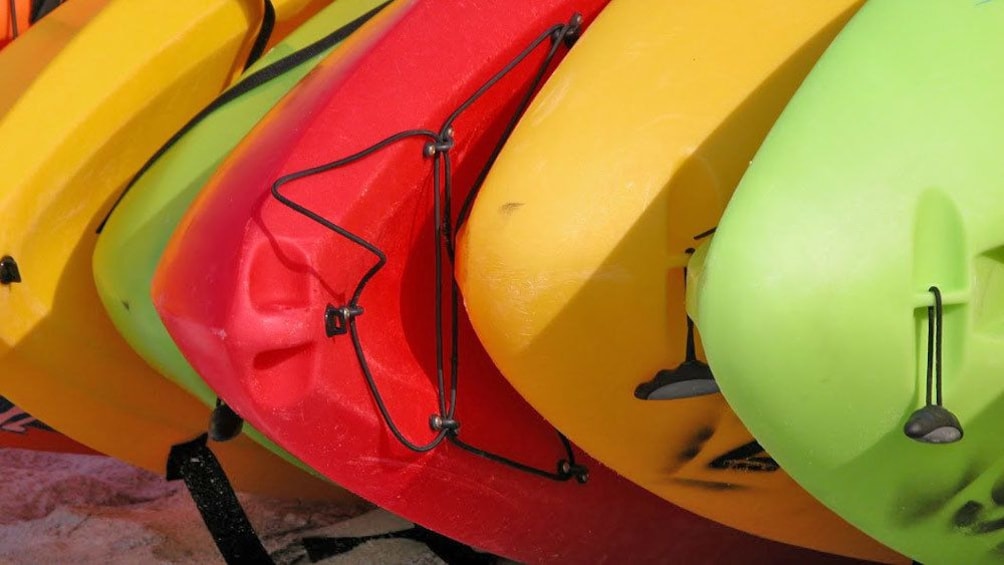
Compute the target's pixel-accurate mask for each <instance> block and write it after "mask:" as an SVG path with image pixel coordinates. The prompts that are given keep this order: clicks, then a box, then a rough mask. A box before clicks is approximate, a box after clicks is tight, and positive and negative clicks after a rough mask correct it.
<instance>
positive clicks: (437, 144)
mask: <svg viewBox="0 0 1004 565" xmlns="http://www.w3.org/2000/svg"><path fill="white" fill-rule="evenodd" d="M453 144H454V140H453V127H452V126H451V127H448V128H446V129H445V130H444V131H443V132H442V133H440V134H439V135H438V136H436V138H435V139H434V140H432V141H430V142H428V143H426V144H425V156H426V157H432V156H434V155H435V154H436V153H446V152H447V151H449V150H450V149H453Z"/></svg>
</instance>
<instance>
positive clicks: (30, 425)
mask: <svg viewBox="0 0 1004 565" xmlns="http://www.w3.org/2000/svg"><path fill="white" fill-rule="evenodd" d="M4 448H14V449H31V450H34V451H54V452H58V453H86V454H93V453H94V451H93V450H91V449H88V448H87V447H85V446H83V445H80V444H79V443H77V442H75V441H73V440H72V439H70V438H68V437H66V436H64V435H63V434H61V433H59V432H57V431H56V430H54V429H52V428H50V427H49V426H48V425H46V424H45V423H44V422H42V421H40V420H38V419H37V418H35V417H34V416H32V415H31V414H28V413H27V412H25V411H24V410H21V409H20V408H18V407H17V406H14V403H13V402H11V401H9V400H7V399H6V398H4V397H2V396H0V449H4Z"/></svg>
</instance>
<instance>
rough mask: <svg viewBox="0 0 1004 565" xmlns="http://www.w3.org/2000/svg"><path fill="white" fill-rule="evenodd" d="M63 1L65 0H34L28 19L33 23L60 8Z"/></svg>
mask: <svg viewBox="0 0 1004 565" xmlns="http://www.w3.org/2000/svg"><path fill="white" fill-rule="evenodd" d="M62 3H63V0H32V2H31V13H30V14H29V15H28V21H29V22H31V23H35V22H37V21H38V20H39V19H41V18H42V17H44V16H45V15H47V14H48V13H49V12H51V11H53V10H55V9H56V8H58V7H59V6H60V4H62Z"/></svg>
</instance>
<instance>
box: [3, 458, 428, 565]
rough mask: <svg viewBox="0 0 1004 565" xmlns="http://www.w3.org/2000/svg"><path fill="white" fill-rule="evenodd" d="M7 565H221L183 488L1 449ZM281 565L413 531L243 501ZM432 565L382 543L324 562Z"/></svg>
mask: <svg viewBox="0 0 1004 565" xmlns="http://www.w3.org/2000/svg"><path fill="white" fill-rule="evenodd" d="M0 478H2V479H0V480H2V481H3V488H2V489H0V563H5V564H6V563H10V564H31V565H35V564H39V563H72V564H74V565H82V564H89V563H102V564H118V563H122V564H129V565H134V564H145V563H198V564H211V563H223V560H222V559H221V558H220V555H219V553H218V552H217V550H216V547H215V545H213V541H212V538H211V537H210V536H209V533H208V532H207V531H206V529H205V527H204V526H203V524H202V520H201V518H200V516H199V513H198V511H197V510H196V508H195V504H194V503H193V502H192V500H191V498H190V497H189V495H188V492H187V491H186V490H185V487H184V485H183V484H182V483H181V482H170V483H169V482H167V481H165V480H164V479H163V478H161V477H158V476H156V475H154V474H152V473H149V472H147V471H144V470H141V469H137V468H135V467H132V466H130V465H128V464H125V463H122V462H120V461H116V460H114V459H111V458H108V457H104V456H99V455H76V454H65V453H45V452H37V451H27V450H21V449H0ZM239 497H240V500H241V502H242V504H243V505H244V508H245V510H246V511H247V514H248V517H249V519H250V520H251V523H252V524H253V525H254V526H255V528H256V530H257V531H258V534H259V536H261V537H262V540H263V542H264V544H265V547H266V549H267V550H268V551H269V552H270V553H271V554H272V556H273V558H274V559H275V560H276V563H280V564H294V563H295V564H306V563H310V561H309V559H308V558H307V555H306V552H305V551H304V549H303V547H302V544H301V543H300V541H299V540H301V539H302V538H304V537H313V536H331V537H344V536H365V535H372V534H378V533H383V532H388V531H394V530H399V529H404V528H407V527H409V526H410V525H411V524H409V523H408V522H405V521H404V520H401V519H400V518H397V517H395V516H393V515H392V514H390V513H387V512H385V511H382V510H375V509H373V508H372V507H367V506H341V507H340V506H338V505H332V504H331V503H319V502H302V501H297V500H282V499H274V498H267V497H261V496H255V495H249V494H244V493H240V494H239ZM321 563H325V564H338V565H354V564H363V563H366V564H369V563H385V564H414V565H433V564H440V563H442V561H441V560H440V559H439V558H438V557H436V556H435V555H434V554H433V553H432V552H431V551H429V549H428V548H427V547H426V546H425V545H424V544H421V543H418V542H414V541H410V540H404V539H389V540H374V541H370V542H367V543H365V544H363V545H361V546H359V547H357V548H356V549H354V550H352V551H350V552H348V553H345V554H343V555H339V556H337V557H332V558H328V559H325V560H323V561H321Z"/></svg>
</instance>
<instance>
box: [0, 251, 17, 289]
mask: <svg viewBox="0 0 1004 565" xmlns="http://www.w3.org/2000/svg"><path fill="white" fill-rule="evenodd" d="M19 282H21V271H20V270H19V269H18V268H17V262H16V261H14V258H13V257H11V256H10V255H4V256H3V258H2V259H0V284H11V283H19Z"/></svg>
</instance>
